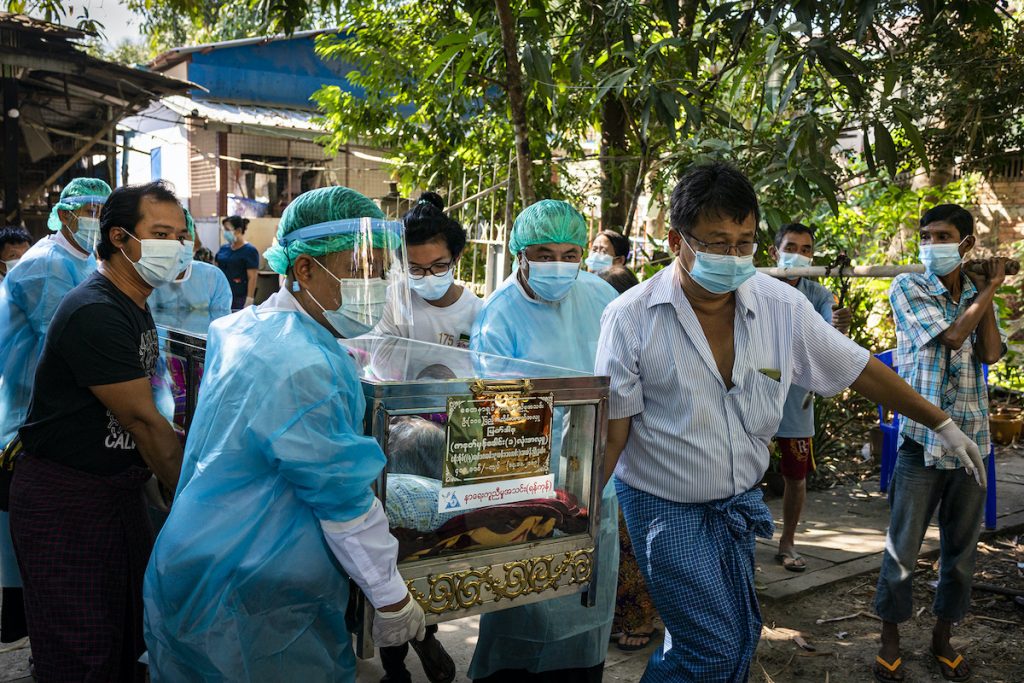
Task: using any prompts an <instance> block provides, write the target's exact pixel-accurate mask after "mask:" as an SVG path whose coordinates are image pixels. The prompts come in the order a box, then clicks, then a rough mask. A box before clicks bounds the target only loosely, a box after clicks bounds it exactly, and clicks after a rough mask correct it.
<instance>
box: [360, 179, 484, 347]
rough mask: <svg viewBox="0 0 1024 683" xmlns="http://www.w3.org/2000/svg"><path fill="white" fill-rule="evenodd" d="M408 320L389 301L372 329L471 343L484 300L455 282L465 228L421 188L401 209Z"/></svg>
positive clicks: (462, 344)
mask: <svg viewBox="0 0 1024 683" xmlns="http://www.w3.org/2000/svg"><path fill="white" fill-rule="evenodd" d="M402 221H403V222H404V223H405V240H406V250H407V252H408V258H409V268H408V270H409V288H410V289H411V290H412V320H411V321H409V320H398V319H397V316H396V315H395V308H394V307H393V306H390V305H389V306H388V307H387V309H386V310H385V312H384V318H383V320H381V322H380V325H378V326H377V329H376V331H377V332H379V333H381V334H390V335H394V336H396V337H405V338H407V339H416V340H418V341H425V342H430V343H432V344H441V345H443V346H458V347H460V348H467V347H468V346H469V333H470V330H471V329H472V328H473V322H474V321H475V320H476V317H477V316H478V315H479V314H480V309H481V308H483V301H482V300H481V299H480V298H479V297H477V295H476V294H474V293H473V292H471V291H469V289H467V288H465V287H463V286H462V285H458V284H455V266H456V265H457V264H458V262H459V257H460V256H461V255H462V250H463V248H465V246H466V231H465V230H464V229H463V228H462V226H461V225H460V224H459V222H458V221H457V220H455V219H454V218H452V217H451V216H448V215H447V214H445V212H444V200H443V199H441V197H440V196H439V195H437V194H436V193H434V192H424V193H423V194H422V195H420V198H419V201H417V202H416V205H415V206H413V207H412V209H411V210H410V211H409V212H408V213H407V214H405V216H404V217H403V219H402Z"/></svg>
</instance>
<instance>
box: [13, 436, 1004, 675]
mask: <svg viewBox="0 0 1024 683" xmlns="http://www.w3.org/2000/svg"><path fill="white" fill-rule="evenodd" d="M996 462H997V465H996V471H997V476H996V482H997V484H996V485H997V487H998V489H997V490H998V493H999V498H998V502H999V505H998V508H999V513H998V514H999V517H998V529H997V531H1006V530H1007V529H1009V528H1011V527H1015V526H1017V527H1019V526H1024V451H1017V450H1014V449H1006V450H1005V451H1004V452H1002V453H1000V455H999V456H998V459H997V461H996ZM768 505H769V507H770V508H771V510H772V513H773V515H774V517H775V520H776V524H778V525H779V526H780V527H781V525H782V499H781V498H776V499H770V500H768ZM803 519H804V520H805V522H804V523H803V524H802V526H801V529H800V531H799V533H798V535H797V548H798V550H799V552H800V553H801V554H802V555H803V556H804V558H805V559H806V560H807V564H808V568H807V571H805V572H803V573H802V574H795V573H793V572H787V571H785V570H784V569H783V568H782V567H781V566H780V565H778V564H777V563H776V562H775V559H774V555H775V551H776V547H777V540H772V541H763V540H758V545H757V565H758V573H757V577H758V578H757V583H758V589H759V591H758V592H759V595H760V596H761V597H762V599H769V600H779V599H787V598H792V597H793V596H796V595H799V594H800V593H803V592H805V591H808V590H812V589H814V588H819V587H822V586H827V585H828V584H831V583H834V582H837V581H842V580H845V579H848V578H850V577H853V576H857V575H859V574H864V573H867V572H870V571H873V570H875V569H877V568H878V567H879V566H880V563H881V557H882V552H883V550H884V547H885V529H886V526H887V525H888V522H889V510H888V506H887V504H886V499H885V496H884V495H882V494H880V493H879V492H878V481H877V479H873V480H867V481H865V482H862V483H861V484H859V485H853V486H840V487H836V488H834V489H831V490H829V491H818V492H812V493H809V494H808V501H807V507H806V509H805V510H804V515H803ZM937 551H938V530H937V529H936V528H935V527H932V528H931V529H930V530H929V534H928V537H927V539H926V541H925V548H924V552H933V553H934V552H937ZM478 623H479V619H478V618H477V617H470V618H467V619H460V620H458V621H451V622H447V623H444V624H441V625H440V629H439V633H438V635H439V637H440V638H441V640H442V642H443V643H444V645H445V648H446V649H447V650H448V652H449V653H450V654H451V656H452V658H453V659H454V660H455V666H456V669H457V670H458V671H459V675H458V677H457V678H456V681H458V682H459V683H464V682H465V681H468V680H469V679H468V678H466V676H465V672H466V671H467V670H468V668H469V662H470V659H471V658H472V656H473V648H474V646H475V645H476V639H477V629H478ZM658 644H659V643H658V642H654V643H652V644H651V645H650V646H649V647H648V648H647V649H645V650H641V651H638V652H634V653H625V652H622V651H620V650H618V649H617V648H616V647H615V646H614V645H612V646H609V648H608V658H607V660H606V661H605V676H604V680H605V681H613V682H618V681H623V682H625V681H629V682H635V681H638V680H640V677H641V676H642V674H643V671H644V668H645V666H646V663H647V659H648V657H649V656H650V654H651V652H652V651H653V650H654V648H655V647H657V645H658ZM19 645H21V647H18V646H19ZM8 647H10V646H8ZM14 647H15V648H17V649H8V648H0V682H9V681H14V682H16V683H21V682H25V683H27V682H29V681H31V680H32V679H31V678H27V677H26V675H27V673H28V648H27V647H25V644H23V643H22V644H16V645H15V646H14ZM5 650H7V651H5ZM406 664H407V666H408V668H409V670H410V671H411V672H412V679H413V681H414V682H415V683H428V682H427V678H426V676H425V675H424V674H423V670H422V669H421V668H420V665H419V661H418V660H417V658H416V655H415V654H414V653H413V652H411V651H410V653H409V656H408V657H407V659H406ZM383 674H384V672H383V669H381V667H380V661H379V660H378V659H372V660H366V661H360V662H359V663H358V674H357V680H358V681H359V682H360V683H377V682H378V681H379V680H380V679H381V677H382V676H383Z"/></svg>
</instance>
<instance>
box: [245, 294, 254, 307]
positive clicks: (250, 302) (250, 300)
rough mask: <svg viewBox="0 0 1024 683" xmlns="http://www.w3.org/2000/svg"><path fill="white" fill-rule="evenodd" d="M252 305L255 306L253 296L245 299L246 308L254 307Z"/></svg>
mask: <svg viewBox="0 0 1024 683" xmlns="http://www.w3.org/2000/svg"><path fill="white" fill-rule="evenodd" d="M252 304H253V298H252V297H251V296H247V297H245V305H246V306H252Z"/></svg>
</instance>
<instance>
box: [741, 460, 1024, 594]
mask: <svg viewBox="0 0 1024 683" xmlns="http://www.w3.org/2000/svg"><path fill="white" fill-rule="evenodd" d="M996 492H997V494H998V495H997V501H996V502H997V515H998V516H997V523H996V532H1000V531H1005V530H1006V529H1008V528H1011V527H1014V526H1020V525H1024V454H1022V453H1021V452H1020V451H1018V450H1016V449H1005V450H1004V451H1002V452H1001V453H1000V454H999V455H997V458H996ZM767 502H768V506H769V507H770V508H771V510H772V514H773V516H774V517H775V524H776V526H777V529H776V533H775V538H774V539H772V540H766V539H758V543H757V566H758V573H757V586H758V594H759V595H760V596H761V597H763V598H769V599H776V600H778V599H783V598H791V597H793V596H795V595H799V594H800V593H803V592H804V591H807V590H811V589H813V588H818V587H820V586H825V585H828V584H830V583H834V582H836V581H842V580H844V579H848V578H850V577H851V576H857V575H859V574H863V573H865V572H869V571H872V570H875V569H878V568H879V567H880V566H881V563H882V552H883V551H884V550H885V530H886V528H887V527H888V525H889V507H888V503H887V501H886V497H885V494H882V493H880V492H879V491H878V479H869V480H866V481H864V482H862V483H861V484H859V485H854V486H837V487H836V488H834V489H831V490H828V491H813V492H808V494H807V505H806V506H805V508H804V513H803V516H802V519H803V520H804V521H803V522H802V524H801V528H800V529H799V530H798V532H797V537H796V547H797V552H799V553H800V554H801V555H803V557H804V559H805V560H806V561H807V570H806V571H805V572H803V573H794V572H789V571H786V570H785V569H783V568H782V565H780V564H778V563H777V562H776V561H775V553H776V552H777V550H778V535H779V533H780V532H781V530H782V498H776V499H771V500H768V501H767ZM983 533H984V532H983ZM938 549H939V530H938V527H936V526H934V525H932V526H931V527H930V528H929V530H928V534H927V536H926V537H925V542H924V547H923V548H922V550H921V552H922V555H925V554H928V553H937V552H938Z"/></svg>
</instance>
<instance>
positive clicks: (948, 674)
mask: <svg viewBox="0 0 1024 683" xmlns="http://www.w3.org/2000/svg"><path fill="white" fill-rule="evenodd" d="M932 657H935V661H936V662H938V663H939V673H941V674H942V677H943V678H945V679H946V680H947V681H969V680H971V675H972V673H973V672H972V671H971V669H970V667H968V668H967V673H962V674H959V675H958V674H957V670H959V669H960V667H961V666H964V665H966V664H967V662H966V661H964V656H963V655H962V654H960V653H959V652H958V653H957V655H956V658H954V659H953V660H950V659H948V658H947V657H943V656H942V655H937V654H935V653H934V652H933V653H932Z"/></svg>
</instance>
